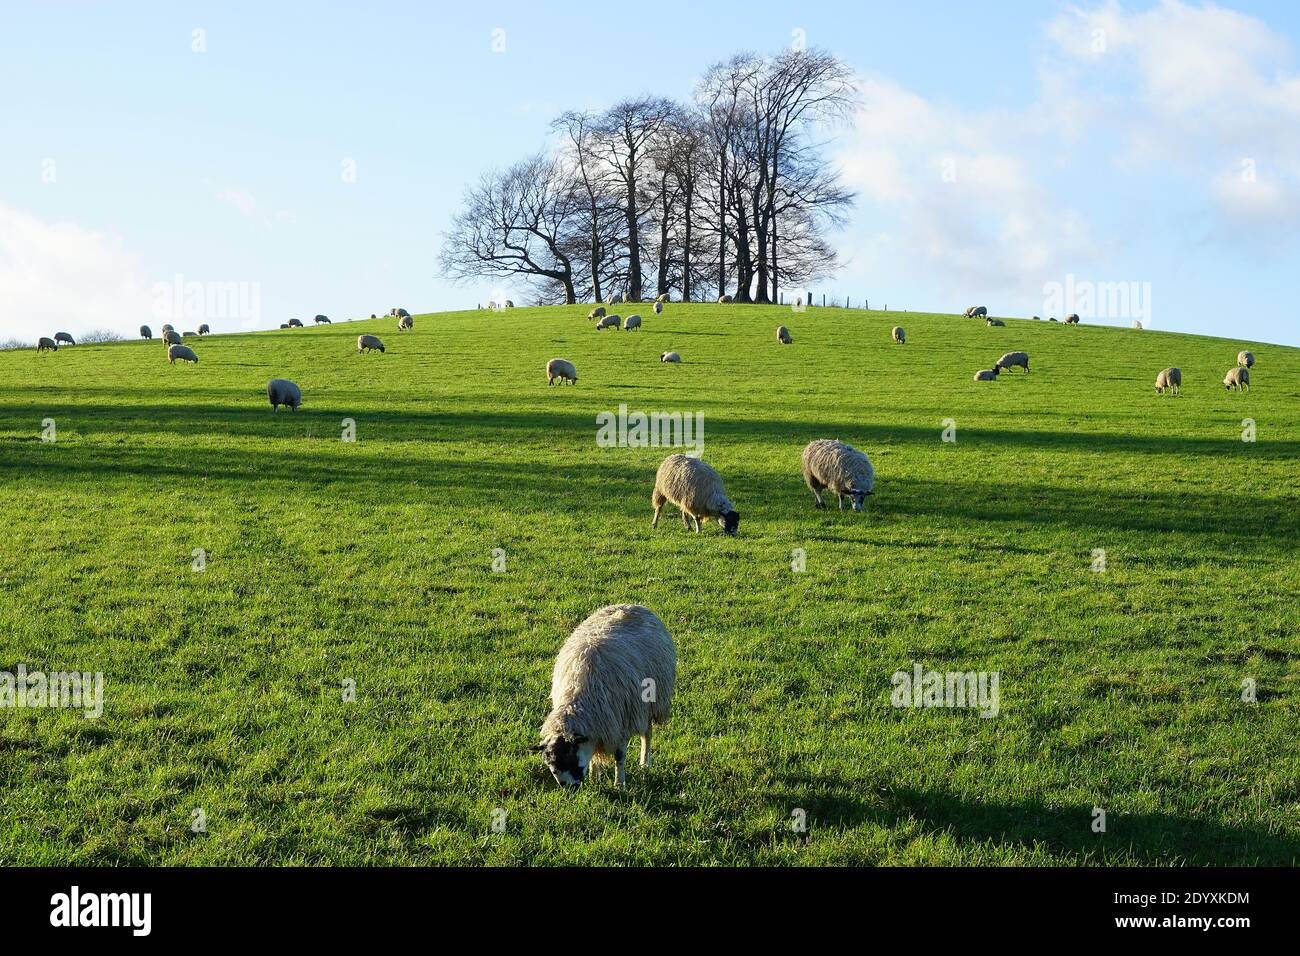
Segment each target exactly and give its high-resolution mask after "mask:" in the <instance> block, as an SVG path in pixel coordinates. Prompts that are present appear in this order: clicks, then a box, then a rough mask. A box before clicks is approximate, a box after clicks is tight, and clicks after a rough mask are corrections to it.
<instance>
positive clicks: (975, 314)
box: [966, 305, 989, 319]
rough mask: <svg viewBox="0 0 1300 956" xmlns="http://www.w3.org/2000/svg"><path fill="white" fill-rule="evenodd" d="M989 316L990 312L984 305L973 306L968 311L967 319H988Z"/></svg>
mask: <svg viewBox="0 0 1300 956" xmlns="http://www.w3.org/2000/svg"><path fill="white" fill-rule="evenodd" d="M988 314H989V310H988V309H987V308H986V307H984V306H982V305H972V306H971V307H970V308H969V309H967V310H966V318H968V319H978V318H983V317H986V316H987V315H988Z"/></svg>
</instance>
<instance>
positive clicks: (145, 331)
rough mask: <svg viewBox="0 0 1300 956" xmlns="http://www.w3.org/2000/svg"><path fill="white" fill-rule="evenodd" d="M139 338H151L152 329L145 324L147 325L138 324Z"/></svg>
mask: <svg viewBox="0 0 1300 956" xmlns="http://www.w3.org/2000/svg"><path fill="white" fill-rule="evenodd" d="M140 338H142V339H152V338H153V329H151V328H149V326H147V325H142V326H140Z"/></svg>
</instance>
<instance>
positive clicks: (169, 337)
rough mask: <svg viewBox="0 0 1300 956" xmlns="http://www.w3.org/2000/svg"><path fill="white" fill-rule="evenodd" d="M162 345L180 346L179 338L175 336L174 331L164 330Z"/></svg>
mask: <svg viewBox="0 0 1300 956" xmlns="http://www.w3.org/2000/svg"><path fill="white" fill-rule="evenodd" d="M162 337H163V345H180V344H181V337H180V336H179V335H177V334H176V330H175V329H165V330H164V331H163V336H162Z"/></svg>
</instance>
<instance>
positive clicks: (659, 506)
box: [650, 501, 664, 528]
mask: <svg viewBox="0 0 1300 956" xmlns="http://www.w3.org/2000/svg"><path fill="white" fill-rule="evenodd" d="M663 510H664V506H663V502H662V501H661V502H660V503H659V504H657V505H655V516H654V517H653V518H651V519H650V527H652V528H657V527H658V526H659V512H661V511H663Z"/></svg>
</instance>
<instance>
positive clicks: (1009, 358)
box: [993, 352, 1029, 375]
mask: <svg viewBox="0 0 1300 956" xmlns="http://www.w3.org/2000/svg"><path fill="white" fill-rule="evenodd" d="M1013 365H1019V366H1020V367H1021V368H1023V369H1024V370H1025V374H1026V375H1028V374H1029V353H1028V352H1008V353H1007V354H1006V355H1004V356H1002V358H1000V359H998V362H997V364H996V365H994V366H993V367H994V368H995V369H997V370H998V371H999V372H1000V371H1002V370H1003V369H1004V368H1011V367H1012V366H1013Z"/></svg>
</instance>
